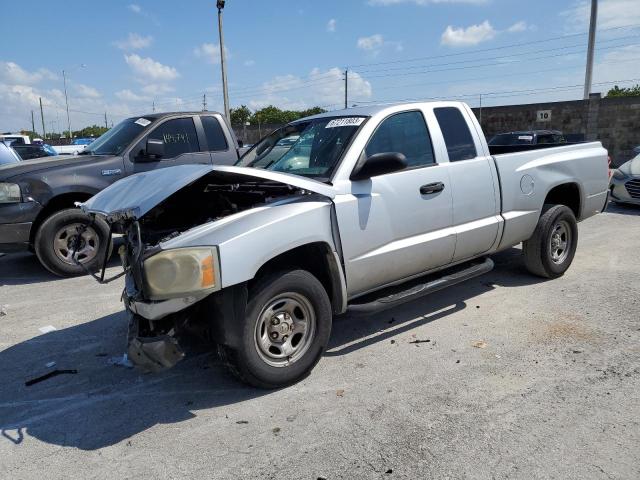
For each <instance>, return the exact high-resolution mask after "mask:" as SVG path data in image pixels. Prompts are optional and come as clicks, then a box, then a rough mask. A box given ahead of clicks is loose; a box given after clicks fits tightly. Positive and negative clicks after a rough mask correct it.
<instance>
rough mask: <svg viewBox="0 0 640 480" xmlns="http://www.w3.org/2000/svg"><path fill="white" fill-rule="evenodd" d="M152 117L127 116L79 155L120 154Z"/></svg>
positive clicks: (147, 124) (151, 120) (148, 123)
mask: <svg viewBox="0 0 640 480" xmlns="http://www.w3.org/2000/svg"><path fill="white" fill-rule="evenodd" d="M153 121H154V120H153V119H147V118H127V119H126V120H123V121H121V122H120V123H119V124H117V125H116V126H115V127H113V128H112V129H111V130H109V131H108V132H106V133H105V134H104V135H101V136H100V137H98V138H97V139H96V140H94V141H93V142H92V143H91V144H90V145H89V146H88V147H87V148H86V149H85V150H84V151H83V152H82V153H81V155H120V154H121V153H122V152H123V151H124V149H125V148H127V147H128V146H129V145H130V144H131V142H132V141H133V139H134V138H136V137H137V136H138V135H139V134H140V133H141V132H142V131H143V130H144V129H145V128H147V127H148V126H149V125H151V124H152V123H153Z"/></svg>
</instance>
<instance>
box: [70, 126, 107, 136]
mask: <svg viewBox="0 0 640 480" xmlns="http://www.w3.org/2000/svg"><path fill="white" fill-rule="evenodd" d="M107 130H109V129H108V128H105V127H101V126H100V125H91V126H90V127H84V128H83V129H82V130H76V131H74V132H73V137H74V138H78V137H99V136H100V135H102V134H103V133H104V132H106V131H107Z"/></svg>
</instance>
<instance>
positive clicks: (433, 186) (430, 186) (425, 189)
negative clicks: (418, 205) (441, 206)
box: [420, 182, 444, 195]
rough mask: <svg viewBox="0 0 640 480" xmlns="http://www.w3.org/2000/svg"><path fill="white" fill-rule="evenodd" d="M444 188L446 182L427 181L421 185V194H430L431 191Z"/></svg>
mask: <svg viewBox="0 0 640 480" xmlns="http://www.w3.org/2000/svg"><path fill="white" fill-rule="evenodd" d="M442 190H444V183H442V182H433V183H427V184H426V185H422V186H421V187H420V195H429V194H430V193H436V192H441V191H442Z"/></svg>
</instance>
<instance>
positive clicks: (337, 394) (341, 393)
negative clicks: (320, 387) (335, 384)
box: [336, 388, 344, 397]
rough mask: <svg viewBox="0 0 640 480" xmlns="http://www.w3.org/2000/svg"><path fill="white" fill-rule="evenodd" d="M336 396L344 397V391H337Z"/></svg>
mask: <svg viewBox="0 0 640 480" xmlns="http://www.w3.org/2000/svg"><path fill="white" fill-rule="evenodd" d="M336 396H338V397H344V390H343V389H342V388H341V389H339V390H336Z"/></svg>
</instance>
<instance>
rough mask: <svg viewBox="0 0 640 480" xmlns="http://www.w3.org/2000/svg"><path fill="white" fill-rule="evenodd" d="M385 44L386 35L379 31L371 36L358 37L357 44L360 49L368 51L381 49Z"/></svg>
mask: <svg viewBox="0 0 640 480" xmlns="http://www.w3.org/2000/svg"><path fill="white" fill-rule="evenodd" d="M383 44H384V37H383V36H382V35H380V34H379V33H376V34H374V35H371V36H369V37H360V38H359V39H358V43H357V46H358V48H359V49H360V50H365V51H368V52H371V51H375V50H379V49H380V48H381V47H382V45H383Z"/></svg>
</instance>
